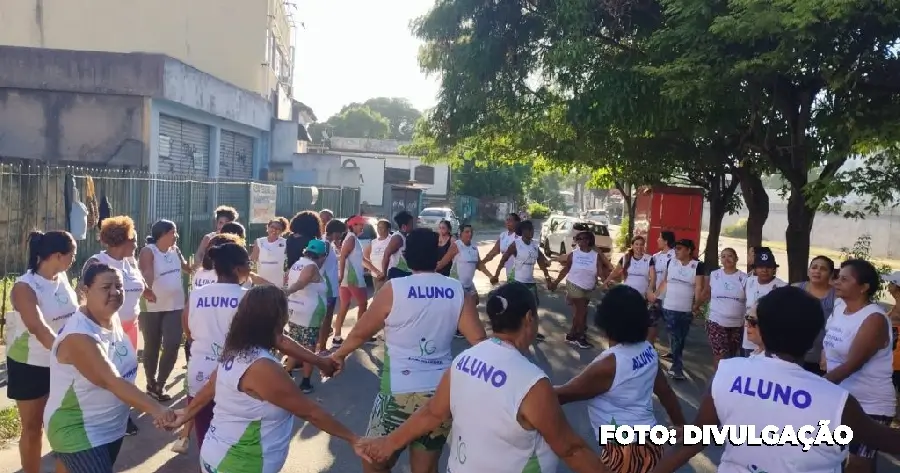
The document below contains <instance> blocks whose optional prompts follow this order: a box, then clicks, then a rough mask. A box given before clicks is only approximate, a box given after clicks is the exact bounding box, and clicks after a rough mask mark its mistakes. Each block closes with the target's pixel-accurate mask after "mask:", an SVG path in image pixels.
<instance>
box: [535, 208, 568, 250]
mask: <svg viewBox="0 0 900 473" xmlns="http://www.w3.org/2000/svg"><path fill="white" fill-rule="evenodd" d="M570 218H571V217H566V216H565V215H563V214H554V215H551V216H549V217H547V218H546V220H544V223H543V224H541V229H540V232H539V233H538V235H537V236H538V241H540V242H541V248H546V245H547V236H548V235H550V234H551V233H553V232H555V231H556V229H557V228H559V224H561V223H562V222H564V221H566V220H569V219H570Z"/></svg>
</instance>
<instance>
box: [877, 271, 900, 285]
mask: <svg viewBox="0 0 900 473" xmlns="http://www.w3.org/2000/svg"><path fill="white" fill-rule="evenodd" d="M881 279H883V280H885V281H887V282H889V283H891V284H893V285H895V286H900V271H894V272H893V273H891V274H885V275H884V276H882V277H881Z"/></svg>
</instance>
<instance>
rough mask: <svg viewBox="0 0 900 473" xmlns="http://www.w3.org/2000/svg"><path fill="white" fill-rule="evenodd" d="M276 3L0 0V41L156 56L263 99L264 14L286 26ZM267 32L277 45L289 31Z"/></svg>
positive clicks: (266, 92)
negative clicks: (149, 53) (215, 78)
mask: <svg viewBox="0 0 900 473" xmlns="http://www.w3.org/2000/svg"><path fill="white" fill-rule="evenodd" d="M276 2H279V0H190V1H184V0H154V1H150V2H139V1H122V0H90V1H64V0H0V44H5V45H12V46H32V47H43V48H58V49H73V50H81V51H113V52H126V53H127V52H152V53H161V54H166V55H168V56H172V57H174V58H176V59H179V60H181V61H184V62H185V63H187V64H189V65H191V66H194V67H196V68H197V69H200V70H202V71H205V72H207V73H209V74H212V75H214V76H216V77H220V78H221V79H223V80H224V81H226V82H230V83H232V84H234V85H236V86H238V87H241V88H244V89H248V90H251V91H254V92H255V93H257V94H260V95H263V96H265V97H270V96H271V91H272V90H273V89H274V88H275V85H276V84H275V82H272V80H271V77H272V76H271V70H270V67H269V66H268V65H267V60H266V56H267V53H266V51H267V46H268V45H267V33H266V32H267V30H268V27H269V15H272V16H273V23H277V24H279V25H281V26H279V28H288V29H289V27H288V26H287V22H286V20H285V19H284V15H285V13H284V11H283V9H281V8H280V6H277V5H276ZM279 3H280V2H279ZM271 36H273V40H277V41H282V42H283V41H289V40H290V36H291V35H290V34H288V35H281V34H277V35H271ZM290 46H291V45H290V44H286V45H284V46H283V47H284V48H285V49H286V50H289V49H290Z"/></svg>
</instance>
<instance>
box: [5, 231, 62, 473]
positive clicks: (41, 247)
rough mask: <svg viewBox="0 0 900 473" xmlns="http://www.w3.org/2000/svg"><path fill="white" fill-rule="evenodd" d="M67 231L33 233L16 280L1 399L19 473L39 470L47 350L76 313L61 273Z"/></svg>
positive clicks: (47, 381) (47, 384)
mask: <svg viewBox="0 0 900 473" xmlns="http://www.w3.org/2000/svg"><path fill="white" fill-rule="evenodd" d="M75 248H76V247H75V239H74V238H72V235H70V234H69V233H68V232H62V231H52V232H47V233H42V232H32V233H31V235H30V236H29V238H28V269H27V270H26V271H25V274H23V275H22V276H20V277H19V278H18V279H16V282H15V285H13V289H12V293H11V294H10V300H11V302H12V307H13V310H14V311H15V312H14V314H13V316H12V317H11V318H10V319H8V321H7V323H9V326H8V327H7V351H6V357H7V360H6V366H7V383H8V384H7V388H6V395H7V397H9V398H10V399H12V400H14V401H16V407H17V408H18V411H19V419H20V420H21V423H22V432H21V434H20V436H19V457H20V458H21V460H22V471H23V472H24V473H38V472H40V471H41V437H42V436H43V418H44V408H45V407H46V405H47V397H48V395H49V394H50V361H51V356H50V348H51V347H52V346H53V342H54V341H55V340H56V334H57V333H59V331H60V330H62V328H63V326H64V325H65V324H66V321H67V320H68V319H69V318H70V317H71V316H72V314H74V313H75V311H76V310H78V298H77V297H76V295H75V291H74V290H73V289H72V286H71V284H70V283H69V277H68V275H67V274H66V271H67V270H68V269H69V268H70V267H71V266H72V262H73V261H74V260H75Z"/></svg>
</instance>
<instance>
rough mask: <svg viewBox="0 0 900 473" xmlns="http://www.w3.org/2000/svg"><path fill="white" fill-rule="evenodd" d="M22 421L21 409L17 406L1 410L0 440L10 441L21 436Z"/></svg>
mask: <svg viewBox="0 0 900 473" xmlns="http://www.w3.org/2000/svg"><path fill="white" fill-rule="evenodd" d="M21 431H22V423H21V422H19V410H18V409H16V407H15V406H10V407H7V408H6V409H3V410H0V441H4V442H5V441H8V440H12V439H15V438H18V437H19V433H20V432H21Z"/></svg>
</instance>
